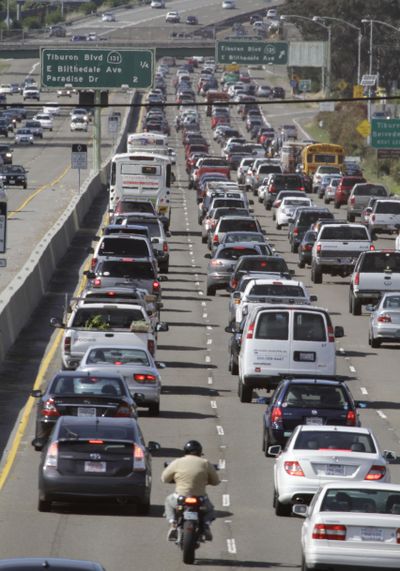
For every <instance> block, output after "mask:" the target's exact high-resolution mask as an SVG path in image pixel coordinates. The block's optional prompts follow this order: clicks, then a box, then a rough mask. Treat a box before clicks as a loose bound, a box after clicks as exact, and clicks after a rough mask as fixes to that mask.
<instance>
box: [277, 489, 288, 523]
mask: <svg viewBox="0 0 400 571" xmlns="http://www.w3.org/2000/svg"><path fill="white" fill-rule="evenodd" d="M273 503H274V508H275V514H276V515H277V516H279V517H282V516H289V515H290V514H291V513H292V504H282V503H281V502H280V501H279V500H278V493H277V491H276V490H275V491H274V502H273Z"/></svg>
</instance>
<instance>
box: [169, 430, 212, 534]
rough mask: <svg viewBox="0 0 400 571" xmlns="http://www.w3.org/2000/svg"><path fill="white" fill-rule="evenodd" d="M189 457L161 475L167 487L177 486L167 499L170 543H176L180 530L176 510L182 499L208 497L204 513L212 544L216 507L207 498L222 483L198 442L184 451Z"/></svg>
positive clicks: (205, 532) (185, 456)
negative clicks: (182, 497) (179, 499)
mask: <svg viewBox="0 0 400 571" xmlns="http://www.w3.org/2000/svg"><path fill="white" fill-rule="evenodd" d="M183 451H184V453H185V455H184V456H183V457H182V458H177V459H176V460H174V461H173V462H171V464H169V465H168V466H167V467H166V468H165V470H164V471H163V473H162V474H161V481H162V482H164V483H166V484H172V483H174V482H175V492H174V493H172V494H170V495H169V496H167V497H166V499H165V517H166V518H167V520H168V522H169V524H170V529H169V531H168V535H167V539H168V540H169V541H176V539H177V535H178V533H177V529H176V520H175V508H176V506H177V500H178V497H179V496H190V495H193V496H204V497H205V504H204V505H205V506H206V508H207V510H206V511H205V513H204V536H205V539H206V540H207V541H211V540H212V535H211V530H210V523H211V522H212V521H213V520H214V519H215V515H214V506H213V505H212V503H211V502H210V500H209V499H208V497H207V494H206V486H207V485H210V486H218V484H219V482H220V480H219V477H218V474H217V471H216V469H215V468H214V466H213V465H212V464H210V462H208V460H206V459H205V458H202V455H203V447H202V445H201V444H200V442H198V441H197V440H189V442H187V443H186V444H185V446H184V447H183Z"/></svg>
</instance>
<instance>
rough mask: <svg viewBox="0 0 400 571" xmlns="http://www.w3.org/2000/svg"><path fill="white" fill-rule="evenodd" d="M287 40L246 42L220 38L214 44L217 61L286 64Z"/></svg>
mask: <svg viewBox="0 0 400 571" xmlns="http://www.w3.org/2000/svg"><path fill="white" fill-rule="evenodd" d="M288 53H289V48H288V44H287V42H260V41H258V42H248V41H247V42H246V41H237V40H220V41H218V42H217V45H216V60H217V62H218V63H221V64H223V63H225V64H226V63H233V62H235V63H238V64H274V65H287V62H288Z"/></svg>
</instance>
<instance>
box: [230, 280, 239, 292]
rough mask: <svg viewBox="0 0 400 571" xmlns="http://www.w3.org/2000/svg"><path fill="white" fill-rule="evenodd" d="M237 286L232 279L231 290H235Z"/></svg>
mask: <svg viewBox="0 0 400 571" xmlns="http://www.w3.org/2000/svg"><path fill="white" fill-rule="evenodd" d="M237 286H238V281H237V280H235V279H234V278H232V279H231V288H232V289H236V288H237Z"/></svg>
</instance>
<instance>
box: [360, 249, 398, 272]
mask: <svg viewBox="0 0 400 571" xmlns="http://www.w3.org/2000/svg"><path fill="white" fill-rule="evenodd" d="M385 270H386V271H392V272H400V252H398V253H397V252H377V253H376V254H372V255H366V256H364V259H363V261H362V264H361V267H360V272H365V273H373V272H384V271H385Z"/></svg>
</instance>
